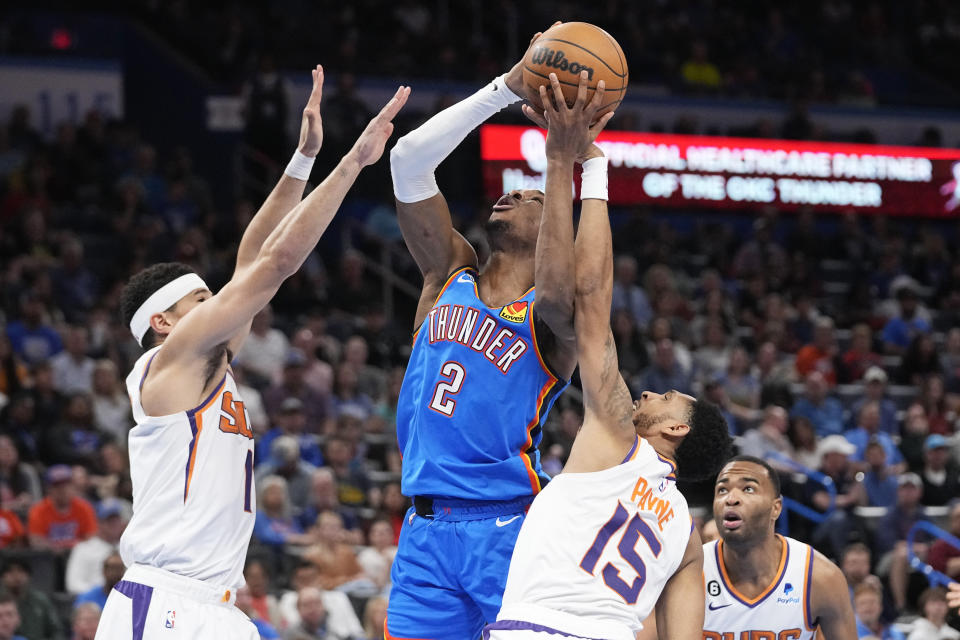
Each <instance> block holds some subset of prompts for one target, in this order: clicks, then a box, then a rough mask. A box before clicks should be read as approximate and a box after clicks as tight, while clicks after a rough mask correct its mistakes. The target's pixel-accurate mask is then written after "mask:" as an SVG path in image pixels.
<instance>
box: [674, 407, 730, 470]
mask: <svg viewBox="0 0 960 640" xmlns="http://www.w3.org/2000/svg"><path fill="white" fill-rule="evenodd" d="M687 422H688V426H689V427H690V431H689V433H687V437H685V438H684V439H683V442H681V443H680V446H679V447H677V451H676V458H677V467H678V468H677V472H678V474H679V477H680V478H681V479H683V480H692V481H697V480H705V479H707V478H710V477H713V476H715V475H717V473H718V472H719V471H720V469H721V468H723V464H724V463H725V462H726V460H727V458H729V457H730V455H731V454H732V453H733V439H732V438H731V437H730V430H729V428H728V427H727V421H726V420H725V419H724V418H723V414H722V413H720V409H719V408H718V407H717V405H715V404H712V403H710V402H707V401H705V400H695V401H694V402H693V406H691V407H690V414H689V416H688V417H687Z"/></svg>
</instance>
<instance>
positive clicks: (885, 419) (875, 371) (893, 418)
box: [851, 367, 900, 436]
mask: <svg viewBox="0 0 960 640" xmlns="http://www.w3.org/2000/svg"><path fill="white" fill-rule="evenodd" d="M863 383H864V387H863V390H864V397H863V398H860V399H859V400H857V401H856V402H854V403H853V406H852V407H851V414H852V416H853V417H854V418H858V417H859V416H860V410H861V409H862V408H863V406H864V405H865V404H867V403H868V402H875V403H877V406H878V408H879V409H880V431H881V432H882V433H886V434H889V435H891V436H894V435H898V434H899V433H900V429H899V427H898V426H897V405H896V403H895V402H894V401H893V400H891V399H890V398H888V397H886V393H887V372H886V371H884V370H883V369H882V368H880V367H870V368H869V369H867V370H866V372H865V373H864V374H863ZM855 426H856V425H855V424H854V425H851V427H855Z"/></svg>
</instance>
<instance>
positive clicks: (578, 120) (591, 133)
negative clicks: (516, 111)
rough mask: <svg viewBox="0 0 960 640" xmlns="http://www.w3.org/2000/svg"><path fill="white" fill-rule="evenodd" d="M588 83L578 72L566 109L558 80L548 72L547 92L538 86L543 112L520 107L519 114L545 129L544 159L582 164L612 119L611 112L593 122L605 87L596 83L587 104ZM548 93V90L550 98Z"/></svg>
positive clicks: (585, 75) (600, 83)
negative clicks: (557, 157) (573, 94)
mask: <svg viewBox="0 0 960 640" xmlns="http://www.w3.org/2000/svg"><path fill="white" fill-rule="evenodd" d="M588 84H589V83H588V80H587V72H586V71H583V72H581V73H580V85H579V86H578V88H577V99H576V101H575V102H574V103H573V106H572V107H568V106H567V103H566V100H565V98H564V96H563V91H562V90H561V88H560V80H559V79H558V78H557V74H555V73H551V74H550V85H551V86H550V89H549V90H548V89H547V87H546V85H541V86H540V101H541V103H542V104H543V113H540V112H538V111H537V110H536V109H534V108H533V107H531V106H530V105H527V104H525V105H523V107H522V109H523V114H524V115H525V116H527V118H529V119H530V120H531V121H533V122H534V123H535V124H537V125H539V126H541V127H544V128H545V129H547V156H548V157H549V156H550V155H551V154H553V155H561V156H571V157H573V158H574V159H575V160H577V161H578V162H582V161H583V160H584V159H585V158H587V157H589V155H590V153H591V151H592V148H593V146H594V145H593V141H594V140H596V139H597V136H598V135H600V132H601V131H603V128H604V127H605V126H607V123H608V122H610V118H612V117H613V113H614V112H613V111H611V112H609V113H605V114H603V115H602V116H600V118H599V119H596V116H597V112H598V111H599V110H600V107H601V106H603V94H604V86H605V85H604V82H603V80H601V81H599V82H598V83H597V90H596V91H595V92H594V94H593V98H592V99H591V100H590V101H589V102H587V90H588V88H589V87H588ZM548 91H552V94H553V95H552V99H551V96H550V95H549V94H548ZM595 119H596V122H594V120H595Z"/></svg>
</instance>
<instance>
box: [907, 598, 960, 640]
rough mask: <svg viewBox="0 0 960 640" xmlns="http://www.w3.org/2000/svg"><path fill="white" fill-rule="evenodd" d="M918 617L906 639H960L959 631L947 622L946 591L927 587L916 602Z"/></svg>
mask: <svg viewBox="0 0 960 640" xmlns="http://www.w3.org/2000/svg"><path fill="white" fill-rule="evenodd" d="M917 607H918V608H919V609H920V617H919V618H917V619H916V620H915V621H914V622H913V628H912V629H911V630H910V635H909V636H907V640H960V631H957V630H956V629H954V628H953V627H951V626H950V625H948V624H947V592H946V590H945V589H944V588H943V587H928V588H927V589H926V590H925V591H924V592H923V593H921V594H920V600H919V601H918V602H917Z"/></svg>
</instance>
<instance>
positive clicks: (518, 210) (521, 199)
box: [487, 189, 544, 247]
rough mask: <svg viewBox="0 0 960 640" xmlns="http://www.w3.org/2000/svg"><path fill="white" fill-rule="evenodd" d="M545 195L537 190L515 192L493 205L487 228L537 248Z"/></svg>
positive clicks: (505, 195) (504, 196)
mask: <svg viewBox="0 0 960 640" xmlns="http://www.w3.org/2000/svg"><path fill="white" fill-rule="evenodd" d="M543 201H544V194H543V192H542V191H538V190H536V189H527V190H524V191H520V190H514V191H511V192H510V193H507V194H504V195H503V197H501V198H500V199H499V200H497V202H496V204H494V205H493V213H491V214H490V219H489V221H488V222H487V228H488V229H489V230H491V231H493V232H498V233H502V234H504V235H506V236H512V237H513V239H514V240H515V241H519V242H520V243H521V244H523V245H526V246H531V247H533V246H536V242H537V236H538V235H539V233H540V218H541V216H542V215H543Z"/></svg>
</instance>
